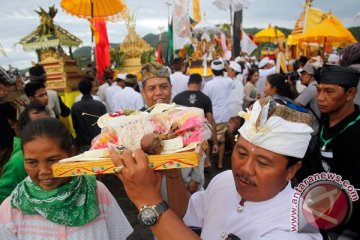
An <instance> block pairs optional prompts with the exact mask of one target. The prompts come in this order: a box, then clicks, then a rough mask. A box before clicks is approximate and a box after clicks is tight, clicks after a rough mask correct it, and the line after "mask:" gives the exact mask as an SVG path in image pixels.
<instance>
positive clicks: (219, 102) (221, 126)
mask: <svg viewBox="0 0 360 240" xmlns="http://www.w3.org/2000/svg"><path fill="white" fill-rule="evenodd" d="M211 70H212V72H213V74H214V78H213V79H212V80H210V81H208V82H206V84H205V86H204V90H203V92H204V93H205V94H206V95H207V96H208V97H209V98H210V99H211V102H212V106H213V114H214V119H215V123H216V132H217V141H218V144H219V151H218V156H219V157H218V162H217V168H218V169H222V168H223V158H224V153H225V132H226V126H227V122H228V121H229V119H230V117H231V116H230V111H229V109H228V108H227V107H226V104H227V98H228V97H229V95H230V92H231V90H232V89H234V88H235V83H234V81H233V80H231V79H230V78H228V77H225V76H224V71H225V64H224V61H223V60H215V61H212V63H211Z"/></svg>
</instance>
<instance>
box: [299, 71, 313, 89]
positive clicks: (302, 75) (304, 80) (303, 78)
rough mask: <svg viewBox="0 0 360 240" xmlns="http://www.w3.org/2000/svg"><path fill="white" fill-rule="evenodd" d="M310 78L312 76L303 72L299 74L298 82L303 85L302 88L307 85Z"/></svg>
mask: <svg viewBox="0 0 360 240" xmlns="http://www.w3.org/2000/svg"><path fill="white" fill-rule="evenodd" d="M311 78H312V75H310V74H308V73H307V72H305V71H302V72H301V73H300V81H301V84H302V85H304V86H308V85H309V83H310V80H311Z"/></svg>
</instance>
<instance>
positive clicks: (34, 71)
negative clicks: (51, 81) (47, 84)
mask: <svg viewBox="0 0 360 240" xmlns="http://www.w3.org/2000/svg"><path fill="white" fill-rule="evenodd" d="M29 73H30V75H34V76H41V75H43V74H45V73H46V72H45V69H44V67H43V66H42V65H40V64H36V65H35V66H33V67H31V68H30V69H29Z"/></svg>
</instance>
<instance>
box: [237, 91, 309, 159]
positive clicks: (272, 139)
mask: <svg viewBox="0 0 360 240" xmlns="http://www.w3.org/2000/svg"><path fill="white" fill-rule="evenodd" d="M260 101H261V102H260ZM260 103H263V104H260ZM274 110H278V111H274ZM269 112H272V113H273V114H272V115H271V116H268V114H269ZM275 112H276V113H275ZM281 113H285V114H284V117H282V116H281V115H282V114H281ZM239 115H240V117H242V118H244V119H245V123H244V125H243V126H242V127H241V128H240V129H239V133H240V135H241V136H242V137H243V138H245V139H246V140H247V141H249V142H250V143H252V144H254V145H256V146H259V147H262V148H265V149H267V150H269V151H272V152H275V153H278V154H281V155H285V156H290V157H296V158H303V157H304V156H305V153H306V150H307V148H308V145H309V141H310V139H311V133H312V132H313V130H312V128H311V127H310V126H309V125H308V124H306V123H305V122H310V120H311V117H310V116H309V114H306V113H301V112H298V111H296V110H293V109H291V108H289V107H286V106H284V105H280V104H277V103H276V102H275V101H274V100H273V99H272V98H270V97H269V98H266V99H262V100H258V101H256V102H255V103H254V105H253V108H252V110H251V111H249V109H247V112H243V111H242V112H240V113H239ZM286 116H288V117H286ZM285 118H288V119H285ZM290 118H291V120H293V119H297V120H298V121H297V122H295V121H291V120H290Z"/></svg>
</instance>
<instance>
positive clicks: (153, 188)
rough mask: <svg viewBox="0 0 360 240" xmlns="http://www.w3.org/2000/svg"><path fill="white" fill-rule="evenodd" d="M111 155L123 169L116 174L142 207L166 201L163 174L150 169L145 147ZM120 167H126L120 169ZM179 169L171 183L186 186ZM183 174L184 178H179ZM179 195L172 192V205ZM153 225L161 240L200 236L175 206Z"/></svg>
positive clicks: (135, 202)
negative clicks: (163, 194) (162, 180)
mask: <svg viewBox="0 0 360 240" xmlns="http://www.w3.org/2000/svg"><path fill="white" fill-rule="evenodd" d="M110 156H111V159H112V161H113V163H114V164H115V166H117V167H118V169H121V170H120V172H119V173H117V174H116V176H117V177H118V178H119V179H120V180H121V181H122V183H123V184H124V188H125V191H126V193H127V195H128V196H129V198H130V200H131V201H132V202H133V203H134V204H135V206H136V207H137V208H138V209H139V210H140V209H141V208H142V207H143V206H150V205H155V204H158V203H160V202H161V201H162V200H163V199H162V197H161V194H160V186H161V179H162V177H163V173H162V172H161V171H153V170H152V169H150V168H149V165H148V160H147V157H146V155H145V154H144V152H143V151H142V150H140V149H138V150H136V151H135V152H134V154H133V153H132V152H131V151H125V152H124V153H123V154H122V156H121V155H120V154H118V153H116V152H115V151H114V150H110ZM119 166H124V167H120V168H119ZM179 172H180V170H173V171H170V172H169V174H168V176H167V179H168V178H170V177H172V179H171V180H170V182H169V184H170V185H171V186H173V187H178V186H180V182H181V186H182V188H184V189H185V187H184V184H183V183H182V177H181V173H180V175H178V174H179ZM179 176H180V178H178V177H179ZM178 181H179V182H178ZM170 185H168V186H170ZM173 190H174V189H173ZM171 192H173V191H171ZM175 196H176V195H172V194H170V196H169V197H170V198H169V200H170V204H171V200H172V199H173V197H175ZM150 228H151V231H152V232H153V233H154V235H155V236H156V238H157V239H159V240H165V239H166V240H167V239H173V240H180V239H181V240H182V239H189V240H194V239H200V238H199V237H198V236H197V235H196V234H195V233H194V232H192V231H191V230H190V229H189V228H188V227H187V226H186V225H185V224H184V223H183V221H182V220H181V219H180V218H179V217H178V216H177V215H176V214H175V212H174V211H173V210H172V209H168V210H166V211H165V212H164V213H162V214H161V215H160V217H159V219H158V221H157V222H156V223H155V224H154V225H152V226H151V227H150Z"/></svg>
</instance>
